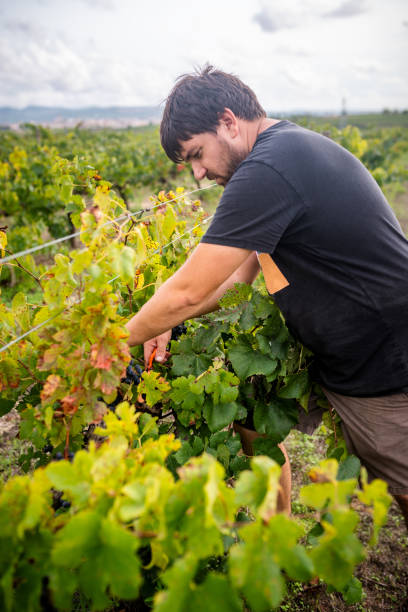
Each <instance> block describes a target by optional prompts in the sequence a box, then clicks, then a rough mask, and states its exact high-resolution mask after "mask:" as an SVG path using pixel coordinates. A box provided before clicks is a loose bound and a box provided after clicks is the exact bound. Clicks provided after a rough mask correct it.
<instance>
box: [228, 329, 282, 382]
mask: <svg viewBox="0 0 408 612" xmlns="http://www.w3.org/2000/svg"><path fill="white" fill-rule="evenodd" d="M228 358H229V360H230V361H231V363H232V367H233V368H234V371H235V373H236V374H237V376H238V377H239V378H240V379H241V380H245V378H248V376H252V375H253V374H264V375H265V376H269V375H270V374H272V372H274V371H275V370H276V366H277V361H276V359H272V358H271V357H269V356H268V355H264V354H262V353H261V352H260V351H257V350H255V349H254V348H253V347H252V345H251V342H250V341H249V339H248V338H247V337H246V336H240V337H239V338H238V339H237V340H236V341H234V342H232V343H230V344H229V345H228Z"/></svg>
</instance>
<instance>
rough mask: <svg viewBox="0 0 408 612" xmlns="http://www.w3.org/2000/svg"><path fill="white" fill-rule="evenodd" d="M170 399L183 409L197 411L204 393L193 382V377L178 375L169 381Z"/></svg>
mask: <svg viewBox="0 0 408 612" xmlns="http://www.w3.org/2000/svg"><path fill="white" fill-rule="evenodd" d="M171 387H172V388H171V392H170V394H169V397H170V399H171V400H172V401H173V402H174V403H175V404H176V405H177V406H181V407H182V408H183V409H184V410H191V411H192V412H197V409H199V408H201V406H202V405H203V403H204V394H203V393H202V389H201V387H200V386H199V385H198V384H197V383H196V382H195V377H194V376H192V375H190V376H188V377H187V378H185V377H183V376H180V377H179V378H176V379H175V380H173V381H172V383H171Z"/></svg>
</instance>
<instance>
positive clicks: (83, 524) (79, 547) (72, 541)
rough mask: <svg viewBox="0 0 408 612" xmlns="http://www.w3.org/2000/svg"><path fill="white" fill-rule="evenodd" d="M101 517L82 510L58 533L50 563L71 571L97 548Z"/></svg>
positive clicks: (90, 511)
mask: <svg viewBox="0 0 408 612" xmlns="http://www.w3.org/2000/svg"><path fill="white" fill-rule="evenodd" d="M100 525H101V517H100V516H99V515H98V514H97V513H96V512H93V511H92V510H84V511H83V512H79V513H78V514H76V515H75V516H73V517H72V518H71V520H70V521H69V522H68V523H67V524H66V525H65V526H64V527H63V528H62V529H60V530H59V531H58V533H57V535H56V536H55V545H54V549H53V551H52V562H53V564H55V565H56V566H57V567H63V568H66V569H69V570H70V569H72V568H75V567H78V566H79V565H81V563H82V562H83V559H86V558H88V557H89V555H90V553H91V551H92V550H93V549H94V548H95V547H97V546H98V543H99V531H100Z"/></svg>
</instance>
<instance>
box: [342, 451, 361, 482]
mask: <svg viewBox="0 0 408 612" xmlns="http://www.w3.org/2000/svg"><path fill="white" fill-rule="evenodd" d="M360 469H361V463H360V459H359V458H358V457H356V456H355V455H349V456H348V457H347V458H346V459H345V460H344V461H342V462H341V463H340V465H339V471H338V472H337V480H348V479H349V478H358V476H359V474H360Z"/></svg>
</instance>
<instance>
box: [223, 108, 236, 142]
mask: <svg viewBox="0 0 408 612" xmlns="http://www.w3.org/2000/svg"><path fill="white" fill-rule="evenodd" d="M219 125H220V126H222V127H223V128H224V129H226V130H227V131H228V133H229V136H230V137H231V138H235V137H236V136H237V135H238V133H239V125H238V117H237V116H236V115H235V113H233V112H232V110H231V109H230V108H227V107H226V108H224V112H223V113H222V115H221V116H220V120H219Z"/></svg>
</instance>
